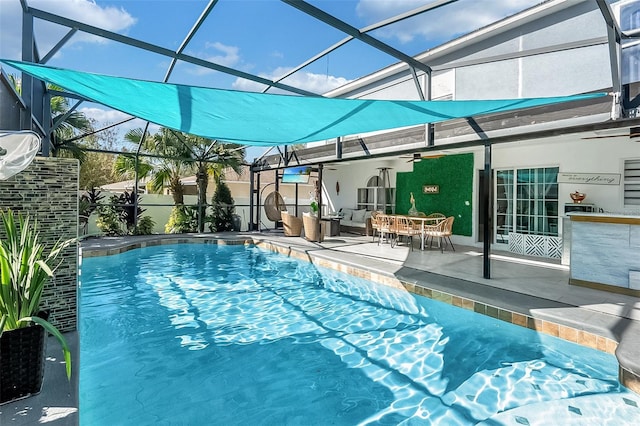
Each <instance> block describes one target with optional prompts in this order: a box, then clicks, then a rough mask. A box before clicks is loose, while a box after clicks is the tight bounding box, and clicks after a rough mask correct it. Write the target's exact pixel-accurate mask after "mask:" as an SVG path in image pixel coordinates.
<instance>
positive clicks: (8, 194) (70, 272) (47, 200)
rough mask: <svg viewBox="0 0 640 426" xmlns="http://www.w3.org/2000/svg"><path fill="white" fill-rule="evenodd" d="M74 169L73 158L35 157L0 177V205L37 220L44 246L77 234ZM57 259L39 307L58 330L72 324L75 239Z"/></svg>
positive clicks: (76, 168) (76, 169)
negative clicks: (57, 265) (22, 169)
mask: <svg viewBox="0 0 640 426" xmlns="http://www.w3.org/2000/svg"><path fill="white" fill-rule="evenodd" d="M78 173H79V165H78V161H77V160H75V159H68V158H54V157H47V158H44V157H36V158H35V159H34V161H33V162H32V163H31V165H29V167H27V168H26V169H25V170H24V171H22V172H21V173H18V174H17V175H15V176H12V177H11V178H9V179H7V180H4V181H0V194H2V195H1V196H0V209H2V210H7V209H11V210H13V211H14V212H22V213H23V214H26V213H28V214H29V215H30V216H31V217H32V218H35V219H36V220H37V221H38V230H39V233H40V238H41V239H42V241H43V242H44V243H45V244H46V246H47V247H51V246H52V245H53V244H54V243H55V242H56V241H59V240H60V241H66V240H69V239H75V238H76V237H77V236H78ZM60 258H61V260H62V263H61V264H60V266H59V267H58V269H57V270H56V272H55V276H54V278H53V279H52V280H49V282H48V283H47V285H46V287H45V290H44V294H43V296H42V306H43V308H44V309H49V310H50V315H51V316H50V321H51V322H52V323H53V324H54V325H55V326H56V327H58V329H59V330H60V331H72V330H75V329H76V325H77V315H76V307H77V276H78V244H77V241H76V242H74V243H72V244H70V245H69V246H68V247H67V248H65V249H64V250H63V252H62V255H61V257H60Z"/></svg>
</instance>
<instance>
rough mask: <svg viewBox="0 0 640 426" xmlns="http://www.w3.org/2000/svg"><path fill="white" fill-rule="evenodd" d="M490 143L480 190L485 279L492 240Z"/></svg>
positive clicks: (485, 154)
mask: <svg viewBox="0 0 640 426" xmlns="http://www.w3.org/2000/svg"><path fill="white" fill-rule="evenodd" d="M491 176H492V173H491V142H487V143H485V145H484V170H483V177H484V185H483V186H482V188H481V194H482V195H481V196H482V201H483V202H484V221H483V224H482V226H483V228H484V236H483V238H482V276H483V277H484V278H486V279H490V278H491V239H492V238H493V230H492V226H491V225H492V223H491V222H492V220H491V215H490V212H491V210H492V209H491V188H492V186H493V185H492V181H491Z"/></svg>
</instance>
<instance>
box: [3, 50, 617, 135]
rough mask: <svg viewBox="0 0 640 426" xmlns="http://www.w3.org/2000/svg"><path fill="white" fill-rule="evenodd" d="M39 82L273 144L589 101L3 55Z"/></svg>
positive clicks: (156, 118) (191, 127) (194, 130)
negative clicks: (408, 90)
mask: <svg viewBox="0 0 640 426" xmlns="http://www.w3.org/2000/svg"><path fill="white" fill-rule="evenodd" d="M1 62H4V63H5V64H7V65H9V66H11V67H13V68H16V69H18V70H21V71H23V72H25V73H27V74H29V75H31V76H33V77H36V78H38V79H40V80H42V81H45V82H48V83H52V84H55V85H57V86H60V87H62V88H64V89H65V90H67V91H69V92H71V93H74V94H76V95H78V96H81V97H83V98H85V99H87V100H89V101H92V102H96V103H99V104H102V105H105V106H108V107H111V108H113V109H116V110H118V111H122V112H124V113H127V114H130V115H133V116H136V117H139V118H142V119H144V120H147V121H150V122H152V123H155V124H158V125H160V126H164V127H168V128H171V129H174V130H179V131H182V132H185V133H190V134H194V135H198V136H203V137H206V138H209V139H218V140H221V141H228V142H235V143H240V144H246V145H258V146H272V145H287V144H296V143H304V142H313V141H321V140H326V139H332V138H336V137H339V136H347V135H357V134H361V133H366V132H373V131H379V130H386V129H393V128H398V127H405V126H414V125H419V124H425V123H435V122H438V121H444V120H450V119H455V118H465V117H476V116H479V115H483V114H490V113H496V112H504V111H511V110H517V109H523V108H530V107H536V106H542V105H549V104H555V103H560V102H569V101H576V100H583V99H591V98H596V97H601V96H606V94H605V93H596V94H586V95H574V96H562V97H554V98H526V99H496V100H467V101H465V100H456V101H403V100H397V101H394V100H364V99H336V98H323V97H305V96H292V95H275V94H266V93H253V92H240V91H233V90H223V89H212V88H205V87H197V86H187V85H180V84H171V83H159V82H152V81H143V80H135V79H130V78H121V77H112V76H107V75H101V74H92V73H86V72H80V71H73V70H69V69H62V68H55V67H50V66H44V65H37V64H32V63H27V62H20V61H11V60H1Z"/></svg>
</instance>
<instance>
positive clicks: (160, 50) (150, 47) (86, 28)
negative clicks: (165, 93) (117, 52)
mask: <svg viewBox="0 0 640 426" xmlns="http://www.w3.org/2000/svg"><path fill="white" fill-rule="evenodd" d="M29 11H30V12H31V14H32V16H33V17H36V18H39V19H43V20H45V21H49V22H54V23H56V24H59V25H63V26H66V27H69V28H78V29H79V30H80V31H83V32H86V33H88V34H93V35H96V36H99V37H103V38H106V39H108V40H113V41H117V42H119V43H123V44H126V45H128V46H133V47H137V48H139V49H142V50H146V51H149V52H153V53H157V54H158V55H162V56H166V57H169V58H176V59H178V60H181V61H184V62H188V63H191V64H194V65H199V66H201V67H204V68H209V69H212V70H216V71H220V72H222V73H225V74H229V75H233V76H236V77H240V78H244V79H247V80H251V81H255V82H256V83H260V84H264V85H266V86H270V85H271V86H274V87H277V88H279V89H282V90H285V91H287V92H292V93H297V94H300V95H304V96H319V95H318V94H316V93H312V92H309V91H307V90H304V89H299V88H297V87H293V86H289V85H287V84H282V83H277V82H275V81H272V80H269V79H267V78H263V77H259V76H257V75H253V74H249V73H246V72H244V71H240V70H237V69H235V68H230V67H226V66H224V65H219V64H215V63H213V62H209V61H206V60H204V59H200V58H196V57H194V56H190V55H185V54H184V53H179V54H176V53H175V52H174V51H173V50H170V49H166V48H164V47H160V46H156V45H154V44H151V43H147V42H144V41H140V40H137V39H134V38H132V37H127V36H124V35H121V34H118V33H114V32H111V31H107V30H104V29H102V28H96V27H94V26H91V25H87V24H84V23H82V22H79V21H74V20H72V19H68V18H64V17H62V16H58V15H55V14H53V13H49V12H45V11H43V10H39V9H32V8H30V9H29ZM23 31H24V30H23ZM23 60H24V58H23Z"/></svg>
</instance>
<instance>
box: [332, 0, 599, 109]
mask: <svg viewBox="0 0 640 426" xmlns="http://www.w3.org/2000/svg"><path fill="white" fill-rule="evenodd" d="M571 4H573V5H572V6H570V7H568V8H565V9H563V10H558V11H556V12H555V13H552V14H541V15H540V16H539V17H538V18H537V19H534V20H531V21H529V22H525V23H522V24H521V25H517V26H516V25H514V26H511V27H505V28H501V29H499V30H496V31H494V32H492V33H491V34H490V35H488V36H485V37H478V38H477V40H476V41H474V42H468V43H465V44H464V45H463V46H462V47H460V48H456V49H450V50H443V51H442V53H437V54H436V53H434V54H433V55H430V54H429V53H426V54H425V55H424V57H423V60H422V61H423V62H424V63H426V64H427V65H429V66H430V67H432V68H433V69H434V72H433V73H432V77H433V84H432V98H433V99H437V98H440V97H442V96H444V95H446V92H444V90H446V89H447V88H449V89H450V90H451V93H450V95H452V96H453V99H499V98H516V97H544V96H563V95H568V94H575V93H584V92H590V91H596V90H602V89H606V88H608V87H611V84H612V83H611V68H610V63H609V55H608V47H607V40H606V35H607V30H606V26H605V22H604V19H603V18H602V14H601V13H600V11H599V9H598V8H597V5H596V4H595V2H571ZM537 49H550V50H556V51H550V52H544V51H540V50H537ZM445 71H454V79H455V83H454V85H453V87H449V86H452V85H451V84H447V85H443V84H442V83H441V82H439V81H438V78H442V77H441V76H442V74H443V73H444V72H445ZM419 75H420V78H421V80H422V81H425V76H424V73H419ZM449 78H450V77H449ZM443 89H444V90H443ZM338 90H339V89H338ZM335 95H338V91H335ZM339 95H340V96H346V97H352V98H364V99H407V100H416V99H419V96H418V92H417V90H416V86H415V83H414V81H413V79H412V78H411V74H410V72H409V71H408V69H406V67H402V68H400V69H399V70H398V71H397V73H396V74H395V75H393V76H385V77H384V78H381V79H378V80H375V79H373V78H372V79H371V82H370V84H368V85H364V86H361V87H360V86H358V87H356V88H354V89H349V86H348V85H347V86H346V89H344V91H343V92H341V93H339Z"/></svg>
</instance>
